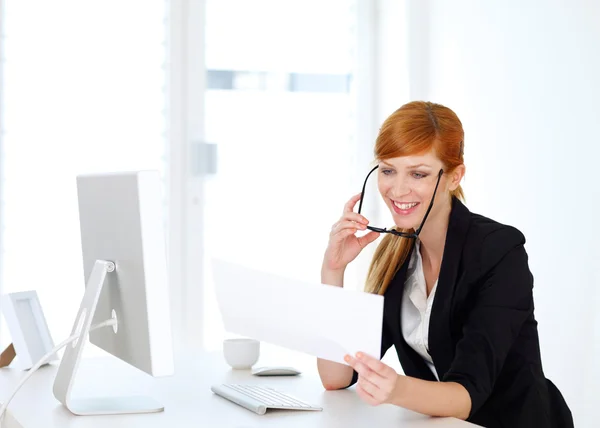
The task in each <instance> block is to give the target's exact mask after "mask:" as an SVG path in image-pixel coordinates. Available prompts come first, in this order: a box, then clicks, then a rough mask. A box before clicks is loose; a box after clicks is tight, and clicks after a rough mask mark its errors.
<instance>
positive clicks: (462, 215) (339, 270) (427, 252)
mask: <svg viewBox="0 0 600 428" xmlns="http://www.w3.org/2000/svg"><path fill="white" fill-rule="evenodd" d="M463 137H464V133H463V129H462V124H461V122H460V120H459V119H458V117H457V116H456V114H455V113H454V112H453V111H452V110H450V109H448V108H447V107H444V106H441V105H438V104H433V103H428V102H412V103H409V104H406V105H404V106H402V107H401V108H400V109H398V110H397V111H396V112H394V113H393V114H392V115H391V116H390V117H388V118H387V119H386V121H385V122H384V123H383V126H382V127H381V130H380V132H379V135H378V138H377V141H376V144H375V156H376V159H377V162H378V165H377V166H376V167H375V168H374V169H373V170H372V171H371V172H373V171H377V175H378V187H379V192H380V193H381V196H382V197H383V200H384V201H385V203H386V204H387V206H388V208H389V209H390V211H391V213H392V217H393V219H394V223H395V225H396V227H395V228H393V229H391V230H387V229H380V228H377V227H372V226H370V225H369V221H368V220H367V219H366V218H365V217H364V216H362V215H360V206H359V210H358V213H356V212H354V211H353V209H354V206H355V204H356V203H357V202H358V201H359V200H360V201H361V204H362V202H363V201H362V197H363V196H364V187H363V193H362V194H359V195H356V196H354V197H353V198H352V199H350V200H349V201H348V203H347V204H346V206H345V208H344V213H343V215H342V217H341V219H340V220H339V221H338V222H337V223H335V224H334V226H333V228H332V230H331V234H330V239H329V244H328V247H327V250H326V252H325V256H324V260H323V267H322V272H321V280H322V282H323V283H325V284H331V285H337V286H340V287H341V286H343V277H344V270H345V268H346V266H347V265H348V263H350V262H351V261H352V260H354V259H355V258H356V256H357V255H358V254H359V253H360V251H361V250H362V249H363V248H364V247H365V246H367V245H369V244H370V243H372V242H374V241H375V240H376V239H377V238H378V237H379V236H380V234H382V233H384V234H385V236H384V237H383V239H382V241H381V243H380V244H379V246H378V248H377V249H376V251H375V254H374V256H373V260H372V263H371V267H370V269H369V273H368V277H367V284H366V291H368V292H371V293H377V294H381V295H384V322H383V329H382V338H381V355H374V356H370V355H364V354H363V353H360V352H359V353H358V354H357V355H353V356H350V355H347V356H346V357H345V360H346V362H347V363H348V365H344V364H339V363H335V362H332V361H327V360H323V359H318V361H317V366H318V370H319V375H320V377H321V381H322V383H323V385H324V387H325V388H326V389H328V390H333V389H341V388H346V387H349V386H351V385H353V384H354V383H356V384H357V385H356V391H357V393H358V394H359V396H360V397H361V398H362V399H363V400H364V401H366V402H367V403H370V404H372V405H378V404H382V403H390V404H395V405H398V406H401V407H404V408H407V409H411V410H414V411H417V412H420V413H424V414H427V415H432V416H453V417H456V418H460V419H465V420H468V421H470V422H473V423H476V424H479V425H483V426H486V427H511V428H514V427H536V428H537V427H572V426H573V420H572V416H571V412H570V410H569V408H568V406H567V404H566V403H565V401H564V399H563V397H562V395H561V393H560V392H559V390H558V389H557V388H556V387H555V386H554V384H553V383H552V382H550V381H549V380H547V379H546V378H545V376H544V372H543V370H542V363H541V357H540V350H539V339H538V333H537V322H536V320H535V318H534V313H533V312H534V304H533V294H532V288H533V277H532V275H531V273H530V271H529V267H528V263H527V253H526V252H525V248H524V244H525V238H524V236H523V235H522V234H521V232H519V231H518V230H517V229H515V228H513V227H510V226H506V225H503V224H500V223H497V222H495V221H493V220H491V219H489V218H486V217H483V216H481V215H477V214H473V213H471V212H469V210H468V209H467V208H466V207H465V205H463V203H462V202H461V200H463V199H464V198H463V191H462V189H461V187H460V182H461V180H462V178H463V176H464V174H465V166H464V164H463ZM369 174H370V173H369ZM367 178H368V176H367ZM365 184H366V181H365ZM425 220H427V221H426V222H425ZM367 229H370V231H369V232H368V233H367V234H366V235H364V236H361V237H357V236H356V235H355V234H356V233H357V232H358V231H365V230H367ZM392 345H395V348H396V352H397V354H398V358H399V359H400V363H401V364H402V367H403V371H404V373H405V376H404V375H399V374H397V373H396V372H395V371H394V370H393V369H392V368H390V367H389V366H387V365H385V364H384V363H382V362H381V361H380V358H381V357H383V355H384V354H385V352H386V351H387V350H388V349H389V348H390V347H391V346H392Z"/></svg>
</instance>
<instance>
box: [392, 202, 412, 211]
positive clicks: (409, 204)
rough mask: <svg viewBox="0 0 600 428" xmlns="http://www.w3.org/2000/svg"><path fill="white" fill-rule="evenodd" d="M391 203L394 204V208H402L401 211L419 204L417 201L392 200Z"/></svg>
mask: <svg viewBox="0 0 600 428" xmlns="http://www.w3.org/2000/svg"><path fill="white" fill-rule="evenodd" d="M392 203H393V204H394V206H395V207H396V208H398V209H399V210H402V211H406V210H409V209H411V208H414V207H416V206H417V205H419V203H418V202H410V203H399V202H395V201H392Z"/></svg>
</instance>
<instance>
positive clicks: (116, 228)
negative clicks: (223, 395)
mask: <svg viewBox="0 0 600 428" xmlns="http://www.w3.org/2000/svg"><path fill="white" fill-rule="evenodd" d="M161 190H162V186H161V181H160V175H159V173H158V172H157V171H136V172H126V173H108V174H94V175H81V176H78V177H77V196H78V202H79V221H80V230H81V246H82V253H83V268H84V269H83V270H84V275H85V280H86V287H85V292H84V297H83V299H82V303H81V306H80V309H79V312H78V314H77V318H76V320H75V324H74V326H73V330H72V334H77V333H79V332H81V333H82V335H81V339H79V340H77V341H76V342H74V345H73V346H71V345H69V346H67V348H66V351H65V353H64V355H63V358H62V361H61V363H60V366H59V369H58V373H57V376H56V380H55V383H54V388H53V391H54V396H55V397H56V398H57V399H58V400H59V401H60V402H61V403H63V404H64V405H65V407H67V408H68V409H69V410H70V411H71V412H73V413H75V414H78V415H96V414H123V413H148V412H158V411H162V410H164V407H163V406H162V405H161V404H159V403H158V402H156V401H155V400H154V399H152V398H150V397H101V398H91V399H90V398H86V399H81V398H74V397H72V396H71V390H72V386H73V383H74V378H75V375H76V371H77V367H78V365H79V361H80V358H81V354H82V351H83V346H84V345H85V342H86V340H85V339H86V338H87V336H88V333H89V339H90V342H91V343H93V344H94V345H96V346H98V347H100V348H101V349H103V350H105V351H106V352H108V353H110V354H112V355H114V356H115V357H117V358H119V359H121V360H123V361H125V362H127V363H129V364H130V365H132V366H134V367H136V368H138V369H140V370H142V371H144V372H146V373H148V374H149V375H152V376H156V377H158V376H168V375H171V374H173V371H174V367H173V343H172V334H171V317H170V309H169V290H168V281H167V266H166V254H165V234H164V223H163V216H162V213H163V207H162V199H161V193H162V192H161ZM111 318H116V320H117V324H116V325H115V326H114V327H111V326H108V327H105V328H101V329H98V330H96V331H93V332H91V333H90V327H91V326H92V325H95V324H98V323H101V322H103V321H106V320H109V319H111ZM83 381H84V380H83ZM78 382H82V380H79V381H78Z"/></svg>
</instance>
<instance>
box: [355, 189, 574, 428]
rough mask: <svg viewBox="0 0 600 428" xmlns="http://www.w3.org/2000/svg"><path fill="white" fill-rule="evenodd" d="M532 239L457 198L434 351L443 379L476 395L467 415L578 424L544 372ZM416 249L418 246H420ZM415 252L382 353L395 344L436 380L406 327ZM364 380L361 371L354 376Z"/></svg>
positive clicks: (412, 365)
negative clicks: (405, 302) (528, 246)
mask: <svg viewBox="0 0 600 428" xmlns="http://www.w3.org/2000/svg"><path fill="white" fill-rule="evenodd" d="M524 244H525V238H524V236H523V234H522V233H521V232H519V231H518V230H517V229H515V228H513V227H511V226H505V225H502V224H500V223H498V222H495V221H493V220H490V219H488V218H486V217H483V216H481V215H478V214H473V213H471V212H470V211H469V210H468V209H467V207H465V206H464V205H463V204H462V203H461V202H460V201H459V200H458V199H456V198H453V201H452V211H451V214H450V221H449V226H448V233H447V235H446V244H445V248H444V255H443V259H442V266H441V269H440V275H439V280H438V284H437V289H436V293H435V297H434V301H433V307H432V310H431V317H430V324H429V353H430V355H431V357H432V360H433V364H434V366H435V368H436V371H437V373H438V376H439V378H440V380H441V381H443V382H458V383H460V384H461V385H463V386H464V387H465V388H466V390H467V391H468V393H469V395H470V396H471V403H472V407H471V414H470V415H469V418H468V419H467V420H468V421H470V422H473V423H475V424H478V425H483V426H485V427H503V428H504V427H507V428H508V427H510V428H519V427H524V428H525V427H527V428H530V427H535V428H544V427H561V428H562V427H572V426H573V419H572V416H571V411H570V410H569V407H568V406H567V404H566V402H565V400H564V399H563V397H562V395H561V393H560V391H559V390H558V389H557V388H556V387H555V386H554V384H553V383H552V382H551V381H549V380H547V379H546V378H545V376H544V372H543V370H542V362H541V357H540V347H539V339H538V333H537V322H536V320H535V318H534V314H533V309H534V305H533V293H532V289H533V276H532V275H531V273H530V271H529V267H528V263H527V253H526V252H525V248H524ZM413 249H414V245H413ZM409 260H410V255H409V256H408V257H407V259H406V261H405V262H404V263H403V264H402V266H401V267H400V268H399V270H398V272H397V274H396V275H395V277H394V278H393V280H392V282H391V283H390V285H389V286H388V288H387V290H386V292H385V295H384V316H383V334H382V340H381V342H382V343H381V355H380V357H383V355H384V354H385V353H386V351H387V350H388V349H389V348H390V347H391V346H392V345H395V348H396V352H397V354H398V358H399V359H400V363H401V364H402V368H403V370H404V373H405V374H406V375H407V376H412V377H416V378H420V379H425V380H430V381H435V380H436V379H435V377H434V376H433V374H432V372H431V370H430V369H429V367H428V366H427V365H426V363H425V361H424V360H423V358H422V357H421V356H419V354H417V353H416V352H415V351H414V350H413V349H412V348H411V347H410V346H409V345H408V344H407V343H406V342H405V341H404V338H403V336H402V329H401V326H400V320H401V316H400V310H401V303H402V296H403V288H404V281H405V278H406V272H407V268H408V263H409ZM356 380H357V374H356V372H354V375H353V377H352V382H351V383H350V385H352V384H354V383H355V382H356Z"/></svg>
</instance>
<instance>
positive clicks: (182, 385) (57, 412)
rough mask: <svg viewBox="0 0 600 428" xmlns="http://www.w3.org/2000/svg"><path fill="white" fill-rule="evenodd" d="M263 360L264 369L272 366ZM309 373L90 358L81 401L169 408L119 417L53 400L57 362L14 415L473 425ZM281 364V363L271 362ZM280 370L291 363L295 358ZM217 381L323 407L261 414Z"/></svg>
mask: <svg viewBox="0 0 600 428" xmlns="http://www.w3.org/2000/svg"><path fill="white" fill-rule="evenodd" d="M264 361H265V360H264V359H263V357H262V355H261V360H259V363H258V364H257V366H261V365H266V364H264ZM294 361H295V362H294V364H293V365H294V366H296V367H297V368H299V369H301V370H302V371H303V374H302V375H300V376H295V377H269V378H267V377H256V376H252V375H251V374H250V372H249V371H248V370H232V369H230V368H229V366H227V365H226V363H225V362H224V360H223V358H222V356H221V353H219V352H214V353H205V354H198V355H195V356H191V355H189V354H188V355H187V356H184V357H182V358H180V359H178V360H177V361H176V374H175V375H174V376H170V377H164V378H152V377H150V376H148V375H146V374H145V373H142V372H140V371H138V370H136V369H134V368H132V367H130V366H128V365H126V364H125V363H122V362H121V361H119V360H117V359H115V358H112V357H106V358H94V359H83V360H82V363H81V366H80V370H79V373H78V376H77V383H76V385H75V387H74V394H75V395H77V396H88V397H89V396H94V395H112V396H114V395H136V394H147V395H151V396H153V397H154V398H156V399H158V400H160V401H161V402H162V403H163V404H164V406H165V411H164V412H161V413H154V414H141V415H118V416H113V415H109V416H75V415H73V414H71V413H70V412H69V411H68V410H67V409H66V408H64V407H62V405H61V404H60V403H59V402H58V401H57V400H56V399H55V398H54V396H53V395H52V385H53V382H54V377H55V375H56V371H57V368H58V365H56V364H53V365H49V366H45V367H42V368H41V369H40V370H39V371H38V372H37V373H35V374H34V375H33V376H32V377H31V378H30V379H29V381H28V382H27V383H26V384H25V385H24V386H23V388H21V390H20V391H19V392H18V394H17V395H16V396H15V398H14V399H13V401H12V402H11V403H10V406H9V410H10V411H11V412H12V414H13V415H14V417H15V418H16V419H17V420H18V421H19V423H20V424H21V425H22V426H23V427H24V428H35V427H39V428H42V427H43V428H48V427H61V428H65V427H76V428H92V427H104V426H110V427H112V428H121V427H127V428H134V427H144V428H152V427H173V428H174V427H178V428H179V427H181V428H184V427H194V428H196V427H198V426H202V427H205V426H206V427H213V426H214V427H239V428H242V427H243V428H249V427H257V426H273V427H274V426H277V427H282V426H284V427H291V428H293V427H307V426H310V427H328V428H329V427H365V426H376V427H398V426H402V427H406V428H408V427H418V428H428V427H449V428H452V427H456V428H459V427H469V426H475V425H472V424H469V423H466V422H464V421H460V420H458V419H450V418H430V417H427V416H424V415H420V414H418V413H414V412H411V411H408V410H406V409H402V408H399V407H396V406H392V405H382V406H377V407H372V406H370V405H368V404H366V403H364V402H363V401H361V400H360V398H359V397H358V395H357V394H356V392H355V391H354V388H349V389H347V390H340V391H325V390H324V389H323V387H322V385H321V382H320V380H319V377H318V373H317V371H316V361H315V359H314V358H311V359H308V360H307V359H302V358H300V359H297V360H294ZM296 362H297V364H296ZM269 363H275V364H276V362H275V361H272V362H269ZM279 365H292V364H291V363H290V360H289V359H286V360H285V362H282V361H279ZM23 375H24V372H22V371H19V370H16V369H11V368H4V369H0V399H2V398H4V397H6V396H7V395H8V394H9V393H10V392H11V391H12V388H14V386H15V385H16V383H17V382H18V380H19V379H20V377H21V376H23ZM215 383H252V384H260V385H265V386H270V387H273V388H277V389H279V390H281V391H283V392H288V393H291V394H293V395H295V396H297V397H298V398H300V399H303V400H305V401H308V402H310V403H312V404H316V405H318V406H320V407H323V411H320V412H302V411H272V410H270V411H268V412H267V414H265V415H262V416H259V415H257V414H255V413H253V412H250V411H249V410H246V409H244V408H243V407H240V406H238V405H236V404H234V403H231V402H229V401H228V400H225V399H223V398H221V397H219V396H217V395H215V394H213V393H212V392H211V390H210V386H211V385H212V384H215Z"/></svg>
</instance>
